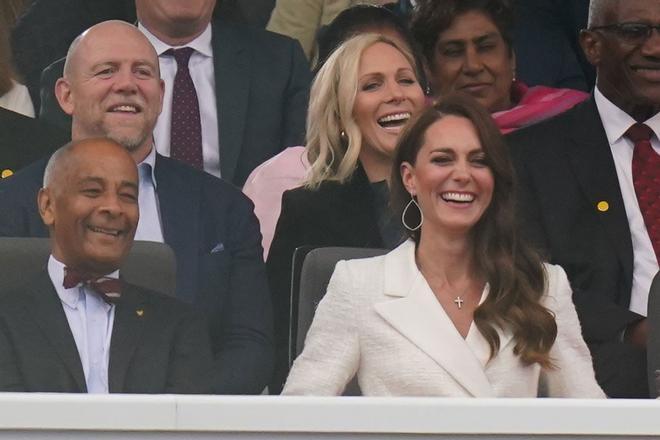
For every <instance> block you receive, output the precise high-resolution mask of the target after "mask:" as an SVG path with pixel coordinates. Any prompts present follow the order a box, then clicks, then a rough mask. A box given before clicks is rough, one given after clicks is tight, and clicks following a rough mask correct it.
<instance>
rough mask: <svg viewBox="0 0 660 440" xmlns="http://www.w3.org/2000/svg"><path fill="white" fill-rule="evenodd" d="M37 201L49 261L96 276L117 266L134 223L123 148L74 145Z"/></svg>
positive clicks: (133, 173) (130, 170)
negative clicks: (46, 232)
mask: <svg viewBox="0 0 660 440" xmlns="http://www.w3.org/2000/svg"><path fill="white" fill-rule="evenodd" d="M38 201H39V212H40V214H41V217H42V219H43V221H44V223H45V224H46V225H47V226H48V228H49V230H50V233H51V238H52V240H51V241H52V253H53V256H54V257H55V258H57V259H58V260H59V261H61V262H62V263H64V264H65V265H67V266H69V267H72V268H75V269H79V270H83V271H89V272H91V273H93V274H98V275H105V274H107V273H109V272H112V271H114V270H116V269H117V268H118V267H119V266H120V264H121V262H122V260H123V259H124V257H125V256H126V254H127V253H128V251H129V250H130V248H131V245H132V244H133V236H134V235H135V228H136V227H137V223H138V217H139V213H138V174H137V168H136V165H135V162H134V161H133V159H132V158H131V156H130V155H129V154H128V153H127V152H126V151H125V150H124V149H123V147H121V146H119V145H117V144H115V143H113V142H110V141H106V140H99V139H90V140H88V141H82V142H81V143H79V144H77V145H75V146H74V147H72V150H71V151H69V152H68V153H66V157H63V158H61V159H59V163H58V164H57V165H56V166H55V169H54V170H53V179H52V181H51V182H49V183H48V184H47V187H46V188H43V189H42V190H41V191H40V192H39V200H38Z"/></svg>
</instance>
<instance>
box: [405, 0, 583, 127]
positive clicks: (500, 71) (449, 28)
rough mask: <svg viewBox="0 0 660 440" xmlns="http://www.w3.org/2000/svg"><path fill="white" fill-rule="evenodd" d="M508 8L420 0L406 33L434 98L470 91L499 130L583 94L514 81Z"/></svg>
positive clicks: (496, 3)
mask: <svg viewBox="0 0 660 440" xmlns="http://www.w3.org/2000/svg"><path fill="white" fill-rule="evenodd" d="M512 22H513V11H512V10H511V6H510V4H509V2H507V1H505V0H443V1H441V2H439V1H433V0H423V1H419V2H418V5H417V8H416V9H415V13H414V15H413V18H412V31H413V34H414V35H415V39H416V40H417V42H418V43H419V45H420V46H421V49H422V53H423V55H424V58H425V59H426V63H427V66H428V70H429V74H430V75H429V82H430V84H431V86H432V89H433V93H434V94H435V95H436V96H441V95H445V94H447V93H449V92H452V91H456V90H458V91H462V92H465V93H468V94H469V95H472V96H473V97H474V98H476V99H477V101H478V102H479V103H481V104H482V105H483V106H484V107H486V108H487V109H488V111H490V112H491V114H492V115H493V118H494V119H495V122H496V123H497V125H498V126H499V128H500V130H501V131H502V132H503V133H508V132H511V131H514V130H517V129H519V128H521V127H525V126H527V125H531V124H533V123H536V122H538V121H540V120H543V119H547V118H549V117H551V116H554V115H556V114H559V113H561V112H563V111H566V110H568V109H569V108H571V107H573V106H574V105H575V104H577V103H579V102H581V101H583V100H584V99H586V98H587V96H588V94H586V93H584V92H581V91H577V90H571V89H554V88H551V87H545V86H536V87H527V86H526V85H525V84H523V83H521V82H519V81H516V80H515V69H516V56H515V54H514V53H513V49H512V45H511V43H512V41H511V34H512V27H513V26H512Z"/></svg>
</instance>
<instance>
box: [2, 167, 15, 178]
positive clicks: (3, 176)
mask: <svg viewBox="0 0 660 440" xmlns="http://www.w3.org/2000/svg"><path fill="white" fill-rule="evenodd" d="M13 174H14V172H13V171H12V170H10V169H9V168H7V169H6V170H2V172H0V178H2V179H4V178H6V177H9V176H11V175H13Z"/></svg>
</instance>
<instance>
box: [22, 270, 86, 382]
mask: <svg viewBox="0 0 660 440" xmlns="http://www.w3.org/2000/svg"><path fill="white" fill-rule="evenodd" d="M27 294H28V295H30V301H31V305H30V306H29V308H30V310H28V311H32V315H33V316H34V319H35V321H36V323H37V325H38V326H39V328H40V329H41V331H42V332H43V334H44V337H45V338H46V339H47V340H48V341H49V342H50V343H51V344H52V346H53V348H54V350H55V352H56V353H57V354H58V355H59V357H60V359H61V361H62V363H63V364H64V365H65V366H66V368H67V369H68V370H69V372H70V373H71V376H73V379H74V380H75V382H76V385H78V388H79V390H80V391H81V392H83V393H85V392H87V384H86V382H85V373H84V371H83V368H82V362H81V361H80V355H79V354H78V348H77V347H76V342H75V340H74V339H73V334H72V333H71V328H70V327H69V322H68V321H67V319H66V314H65V313H64V310H63V309H62V302H61V301H60V299H59V297H58V296H57V292H56V291H55V288H54V287H53V283H52V282H51V280H50V277H49V276H48V273H47V272H46V271H45V270H44V271H43V272H42V273H41V274H40V275H39V277H38V278H37V279H36V280H35V283H34V284H33V285H32V288H31V290H30V291H29V292H27Z"/></svg>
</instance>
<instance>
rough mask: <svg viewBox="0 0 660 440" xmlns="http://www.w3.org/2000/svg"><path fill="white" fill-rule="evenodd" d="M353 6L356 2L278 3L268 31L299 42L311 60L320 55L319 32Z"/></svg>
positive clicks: (291, 0) (304, 0)
mask: <svg viewBox="0 0 660 440" xmlns="http://www.w3.org/2000/svg"><path fill="white" fill-rule="evenodd" d="M353 3H355V1H354V0H277V3H276V4H275V8H274V9H273V13H272V15H271V16H270V21H269V22H268V26H267V27H266V29H268V30H269V31H272V32H277V33H278V34H283V35H287V36H289V37H292V38H295V39H296V40H298V41H299V42H300V45H301V46H302V48H303V50H304V51H305V55H307V59H310V60H311V59H312V58H313V57H314V56H315V55H316V34H317V32H318V30H319V28H320V27H321V26H324V25H327V24H328V23H330V22H331V21H332V20H334V18H335V17H336V16H337V15H338V14H339V13H340V12H341V11H343V10H344V9H346V8H348V7H350V6H352V5H353ZM365 3H370V2H365Z"/></svg>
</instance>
